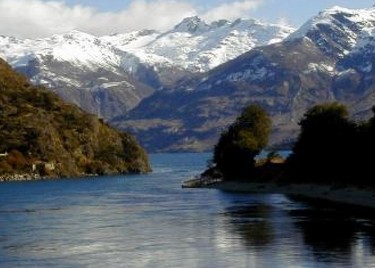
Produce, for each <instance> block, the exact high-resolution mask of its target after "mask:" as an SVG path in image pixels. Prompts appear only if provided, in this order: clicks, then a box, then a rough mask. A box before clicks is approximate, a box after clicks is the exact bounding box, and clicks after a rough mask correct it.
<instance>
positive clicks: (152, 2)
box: [0, 0, 261, 38]
mask: <svg viewBox="0 0 375 268" xmlns="http://www.w3.org/2000/svg"><path fill="white" fill-rule="evenodd" d="M260 3H261V0H247V1H246V0H245V1H236V2H233V3H229V4H223V5H221V6H218V7H216V8H213V9H211V10H210V11H209V12H205V11H203V12H198V10H201V8H200V7H194V6H193V4H191V3H189V2H188V1H187V0H186V1H177V0H133V1H132V2H131V3H130V4H129V6H128V7H127V8H126V9H125V10H122V11H119V12H100V11H98V10H96V9H94V8H92V7H86V6H82V5H76V6H68V5H67V4H65V3H64V2H62V1H42V0H17V1H15V0H0V12H1V16H0V34H2V35H10V36H15V37H21V38H37V37H46V36H50V35H52V34H55V33H62V32H67V31H70V30H80V31H84V32H88V33H91V34H95V35H98V36H100V35H105V34H110V33H114V32H128V31H132V30H139V29H157V30H166V29H169V28H170V27H172V26H173V25H175V24H177V23H178V22H180V21H181V20H182V19H183V18H185V17H188V16H193V15H202V16H203V17H204V18H205V19H208V20H215V19H223V18H225V19H235V18H238V17H242V16H244V15H246V13H247V12H248V11H250V10H252V9H255V8H257V7H258V6H259V5H260Z"/></svg>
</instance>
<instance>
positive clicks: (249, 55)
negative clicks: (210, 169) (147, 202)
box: [0, 7, 375, 152]
mask: <svg viewBox="0 0 375 268" xmlns="http://www.w3.org/2000/svg"><path fill="white" fill-rule="evenodd" d="M374 36H375V8H368V9H357V10H353V9H347V8H342V7H332V8H330V9H327V10H324V11H322V12H320V13H319V14H317V15H316V16H315V17H313V18H311V19H310V20H309V21H307V22H306V23H305V24H304V25H303V26H302V27H300V28H299V29H293V28H290V27H286V26H282V25H274V24H267V23H264V22H259V21H256V20H251V19H238V20H235V21H226V20H220V21H215V22H212V23H207V22H205V21H203V20H202V19H200V18H198V17H191V18H186V19H184V20H183V21H182V22H181V23H179V24H178V25H176V26H175V27H174V28H173V29H170V30H169V31H166V32H158V31H155V30H152V29H151V30H143V31H138V32H131V33H124V34H113V35H110V36H103V37H95V36H92V35H90V34H86V33H82V32H78V31H74V32H70V33H66V34H60V35H58V34H56V35H54V36H52V37H49V38H45V39H37V40H31V39H17V38H14V37H6V36H2V37H0V57H2V58H4V59H5V60H6V61H7V62H8V63H9V64H10V65H12V67H13V68H15V69H16V70H17V71H19V72H22V73H23V74H25V75H26V76H27V77H28V78H29V79H30V80H31V81H32V83H34V84H40V85H44V86H46V87H48V88H50V89H51V90H53V91H55V92H56V93H57V94H58V95H60V96H61V97H63V98H64V99H65V100H66V101H69V102H71V103H74V104H78V105H79V106H80V107H81V108H83V109H84V110H86V111H88V112H90V113H94V114H96V115H98V116H99V117H102V118H103V119H104V120H105V121H107V122H109V123H110V124H111V125H113V126H115V127H117V128H119V129H121V130H127V131H130V132H131V133H133V134H135V135H136V136H137V138H138V139H139V140H140V142H141V144H142V145H143V146H145V147H146V149H148V150H149V151H153V152H155V151H205V150H210V149H212V146H213V145H214V144H215V143H216V141H217V139H218V136H219V133H220V132H221V131H222V130H223V129H224V128H225V127H226V126H228V125H229V124H230V123H231V122H233V120H234V118H235V117H236V116H237V115H238V114H239V113H240V111H241V110H242V108H243V107H244V106H246V105H248V104H250V103H253V102H256V103H258V104H260V105H262V106H263V107H265V108H266V110H267V111H268V113H269V114H270V115H271V117H272V120H273V122H274V123H273V124H274V126H273V129H274V130H273V132H272V135H271V141H272V144H273V145H274V146H281V147H284V146H288V145H289V144H290V143H291V142H292V141H293V140H294V138H295V137H296V134H297V129H298V122H299V120H300V119H301V117H302V115H303V113H304V111H306V110H307V109H308V108H309V107H311V106H313V105H315V104H318V103H323V102H327V101H340V102H342V103H344V104H346V105H347V106H348V107H349V108H350V111H351V114H352V117H353V118H358V119H365V118H368V116H369V115H370V114H371V107H372V106H373V105H374V103H375V80H374V79H375V70H374V68H373V65H374V63H375V39H374Z"/></svg>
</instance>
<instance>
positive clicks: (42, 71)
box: [0, 31, 154, 119]
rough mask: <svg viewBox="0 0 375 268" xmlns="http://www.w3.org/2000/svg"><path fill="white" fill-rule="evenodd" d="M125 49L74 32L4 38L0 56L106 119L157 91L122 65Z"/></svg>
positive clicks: (21, 70) (42, 83)
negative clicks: (30, 38)
mask: <svg viewBox="0 0 375 268" xmlns="http://www.w3.org/2000/svg"><path fill="white" fill-rule="evenodd" d="M124 54H125V52H123V51H120V50H118V49H116V48H115V47H114V46H112V45H111V44H109V43H107V42H105V41H102V40H100V39H99V38H96V37H94V36H92V35H88V34H84V33H81V32H76V31H73V32H70V33H67V34H63V35H54V36H52V37H51V38H46V39H38V40H29V39H26V40H19V39H16V38H9V37H0V55H1V56H2V57H4V58H5V59H6V60H7V61H8V62H9V63H10V64H11V65H12V66H13V67H14V68H15V69H16V70H17V71H19V72H21V73H23V74H25V75H26V76H27V77H29V78H30V80H31V82H32V83H33V84H37V85H43V86H45V87H48V88H50V89H51V90H53V91H54V92H56V93H57V94H58V95H60V96H61V97H62V98H63V99H64V100H66V101H68V102H70V103H74V104H77V105H79V106H80V107H82V108H83V109H84V110H86V111H88V112H90V113H93V114H97V115H99V116H100V117H103V118H105V119H109V118H111V117H113V116H116V115H119V114H123V113H125V112H127V111H128V110H130V109H131V108H134V107H135V106H136V105H137V104H138V103H139V102H140V101H141V100H142V99H143V98H144V97H147V96H149V95H151V94H152V93H153V91H154V90H153V89H152V88H150V87H148V86H146V85H144V84H142V83H140V82H139V81H137V80H136V79H134V78H133V77H131V76H130V75H129V74H128V73H127V72H126V71H125V70H124V69H123V68H122V67H121V62H122V59H123V57H124Z"/></svg>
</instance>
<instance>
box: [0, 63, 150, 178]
mask: <svg viewBox="0 0 375 268" xmlns="http://www.w3.org/2000/svg"><path fill="white" fill-rule="evenodd" d="M0 141H1V143H0V180H3V179H4V178H10V179H12V178H15V175H22V174H26V175H25V176H27V178H30V177H31V176H34V175H35V176H36V177H39V176H48V177H64V176H69V177H72V176H82V175H87V174H118V173H132V172H148V171H150V165H149V162H148V157H147V154H146V153H145V151H144V150H143V148H142V147H140V146H139V145H138V143H137V141H136V140H135V138H133V137H132V136H130V135H129V134H127V133H120V132H118V131H117V130H115V129H114V128H112V127H109V126H108V125H107V124H105V123H103V121H102V120H99V119H98V118H97V117H96V116H94V115H91V114H87V113H85V112H83V111H82V110H81V109H80V108H78V107H77V106H75V105H72V104H66V103H64V102H63V101H61V99H60V98H59V97H57V95H55V94H54V93H52V92H50V91H49V90H47V89H45V88H43V87H36V86H32V85H31V84H30V83H29V81H28V80H27V79H25V77H24V76H22V75H20V74H18V73H16V72H14V71H13V70H12V69H11V68H10V66H9V65H8V64H6V63H5V62H4V61H3V60H0Z"/></svg>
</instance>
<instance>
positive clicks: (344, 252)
mask: <svg viewBox="0 0 375 268" xmlns="http://www.w3.org/2000/svg"><path fill="white" fill-rule="evenodd" d="M288 198H289V197H288ZM289 200H290V202H289V203H288V202H286V203H285V204H280V203H277V202H276V203H275V202H274V200H273V201H270V200H266V199H265V200H258V202H252V203H249V204H246V205H241V206H230V207H228V208H227V211H226V212H225V217H226V220H227V223H228V227H229V229H230V231H231V232H232V233H233V234H235V235H238V238H239V239H240V241H241V242H242V244H243V245H244V246H245V248H246V249H247V250H248V252H249V253H252V252H254V251H256V252H258V253H259V254H262V255H263V256H264V255H267V254H269V252H273V253H274V254H277V255H278V256H279V260H280V259H283V258H286V259H288V260H289V261H290V260H291V259H296V260H298V262H300V263H304V262H309V261H308V260H306V258H307V257H308V256H311V257H313V259H314V262H315V263H317V264H321V265H323V267H325V265H328V266H329V267H330V265H336V264H340V265H341V266H349V267H375V266H371V265H372V264H371V263H373V261H374V254H375V215H372V212H373V211H368V210H361V209H358V208H352V207H350V208H349V207H347V206H345V207H344V206H337V205H333V204H327V203H323V204H322V203H319V202H312V201H311V200H306V199H299V198H298V199H297V198H294V197H290V199H289ZM302 259H304V260H302Z"/></svg>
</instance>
